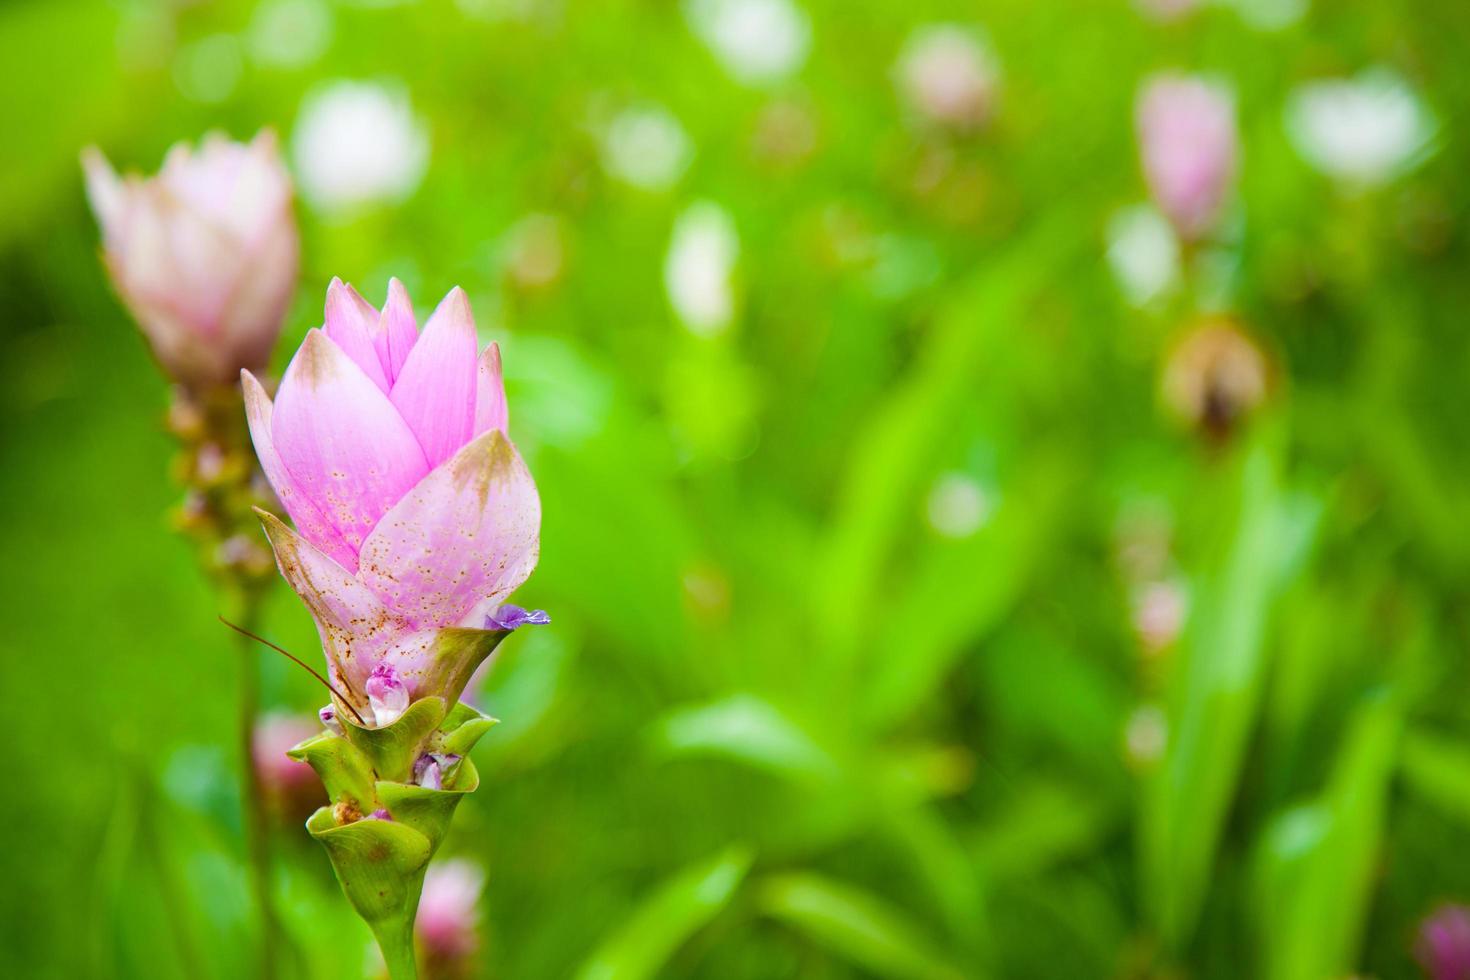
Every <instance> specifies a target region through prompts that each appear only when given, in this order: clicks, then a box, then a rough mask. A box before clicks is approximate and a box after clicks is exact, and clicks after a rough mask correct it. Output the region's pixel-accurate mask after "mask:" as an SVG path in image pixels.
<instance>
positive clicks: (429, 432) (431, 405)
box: [390, 286, 477, 469]
mask: <svg viewBox="0 0 1470 980" xmlns="http://www.w3.org/2000/svg"><path fill="white" fill-rule="evenodd" d="M476 344H477V341H476V339H475V320H474V316H473V315H472V314H471V313H470V301H469V299H468V298H466V296H465V294H464V290H463V289H460V288H459V287H458V286H456V287H455V288H454V289H451V290H450V291H449V295H448V296H446V297H444V301H443V302H441V303H440V304H439V308H438V309H437V310H435V311H434V315H433V316H431V317H429V322H428V323H427V324H426V325H425V326H424V332H423V335H422V336H420V337H419V339H418V341H417V342H416V343H415V344H414V345H413V349H412V350H411V351H409V353H408V360H406V361H405V362H404V364H403V373H402V374H400V375H399V376H398V380H397V381H395V382H394V383H393V392H392V395H391V396H390V397H391V398H392V400H393V405H394V407H396V408H397V409H398V412H399V414H401V415H402V416H403V419H404V421H406V422H407V423H408V427H409V428H410V429H412V430H413V433H414V435H416V436H417V437H418V441H419V445H420V446H422V447H423V450H424V457H425V458H426V459H427V460H428V464H429V467H430V468H431V469H432V468H434V467H436V466H438V465H439V464H440V463H442V462H444V461H445V460H446V459H448V458H449V457H451V456H453V455H454V454H455V452H457V451H458V450H459V448H460V447H461V446H463V445H464V444H465V443H467V442H469V440H470V435H471V433H472V430H473V427H474V421H475V371H476V368H475V353H476Z"/></svg>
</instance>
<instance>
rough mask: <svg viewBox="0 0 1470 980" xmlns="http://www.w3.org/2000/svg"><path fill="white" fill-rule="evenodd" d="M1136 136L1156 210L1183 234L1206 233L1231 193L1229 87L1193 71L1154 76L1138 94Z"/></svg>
mask: <svg viewBox="0 0 1470 980" xmlns="http://www.w3.org/2000/svg"><path fill="white" fill-rule="evenodd" d="M1138 142H1139V150H1140V152H1141V153H1142V156H1143V172H1144V177H1145V178H1146V179H1147V181H1148V186H1149V192H1150V193H1151V194H1152V195H1153V198H1154V201H1155V203H1157V204H1158V206H1159V210H1161V211H1163V212H1164V214H1166V215H1167V216H1168V217H1169V220H1170V221H1171V222H1173V224H1174V227H1175V229H1176V230H1177V231H1178V232H1179V234H1180V235H1181V236H1182V237H1184V238H1185V239H1189V240H1194V239H1198V238H1200V237H1202V236H1203V235H1205V234H1206V233H1208V232H1209V231H1210V230H1211V229H1212V228H1213V227H1214V226H1215V223H1216V222H1217V221H1218V220H1219V217H1220V212H1221V211H1222V210H1223V208H1224V204H1225V201H1226V198H1227V196H1228V195H1229V193H1230V190H1231V186H1232V183H1233V181H1234V179H1235V170H1236V162H1237V157H1238V155H1239V147H1238V140H1237V137H1236V132H1235V104H1234V101H1233V100H1232V98H1231V96H1230V93H1229V91H1228V90H1226V89H1225V88H1224V87H1223V86H1220V85H1216V84H1214V83H1212V82H1208V81H1205V80H1204V79H1202V78H1198V77H1194V76H1185V75H1164V76H1160V77H1158V78H1155V79H1153V80H1152V81H1151V82H1149V83H1148V85H1147V86H1146V87H1145V88H1144V90H1143V93H1142V95H1141V96H1140V97H1139V100H1138Z"/></svg>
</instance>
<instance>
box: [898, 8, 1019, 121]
mask: <svg viewBox="0 0 1470 980" xmlns="http://www.w3.org/2000/svg"><path fill="white" fill-rule="evenodd" d="M897 74H898V87H899V91H900V93H901V94H902V96H903V98H904V100H905V101H906V102H907V103H908V105H909V108H910V109H912V110H913V111H914V112H915V113H916V114H918V115H919V116H920V117H922V118H924V119H926V120H928V121H929V122H932V123H937V124H939V125H941V126H948V127H950V128H953V129H960V130H968V129H976V128H979V127H980V126H981V125H983V124H984V123H985V122H986V120H988V119H989V118H990V114H991V111H992V110H993V108H994V105H995V96H996V88H997V86H998V83H999V78H1000V71H999V69H998V68H997V67H996V63H995V58H994V56H993V55H992V54H991V53H990V49H989V48H988V47H987V46H986V45H985V44H984V43H982V41H981V40H980V38H979V36H978V35H977V34H976V33H975V32H974V31H972V30H969V29H967V28H964V27H961V26H959V25H956V24H931V25H929V26H927V27H921V28H919V29H918V30H917V31H915V32H914V34H913V36H912V37H910V38H909V41H908V43H907V44H905V45H904V50H903V54H902V55H901V56H900V57H899V62H898V69H897Z"/></svg>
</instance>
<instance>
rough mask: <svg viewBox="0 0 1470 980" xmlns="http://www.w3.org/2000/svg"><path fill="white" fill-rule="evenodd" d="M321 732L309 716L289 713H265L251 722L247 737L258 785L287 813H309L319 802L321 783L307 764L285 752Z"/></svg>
mask: <svg viewBox="0 0 1470 980" xmlns="http://www.w3.org/2000/svg"><path fill="white" fill-rule="evenodd" d="M320 733H321V727H320V726H318V725H316V724H313V723H312V722H311V720H310V719H309V718H302V717H298V716H296V715H290V714H268V715H265V716H264V717H262V718H261V719H260V720H259V721H257V722H256V724H255V731H254V732H253V733H252V734H251V737H250V758H251V762H252V764H253V765H254V766H255V772H256V775H257V776H259V777H260V785H261V789H262V790H264V791H265V794H266V795H267V796H268V797H269V798H270V799H272V800H274V801H276V802H277V803H278V804H279V805H280V806H282V807H283V808H284V809H286V810H288V811H289V812H291V813H293V814H294V813H296V812H298V811H300V812H304V813H310V812H311V811H312V810H314V809H316V807H317V805H318V804H319V803H320V802H321V796H322V790H321V784H320V783H319V782H318V781H317V776H316V773H315V772H313V771H312V768H311V766H309V765H307V764H306V763H304V762H297V761H296V760H295V759H292V758H289V757H288V756H287V755H286V752H287V750H289V749H290V748H292V747H293V746H295V745H296V744H297V743H298V742H303V741H305V740H306V739H308V738H311V737H312V736H313V735H318V734H320Z"/></svg>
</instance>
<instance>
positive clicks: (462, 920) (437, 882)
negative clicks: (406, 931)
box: [414, 858, 485, 977]
mask: <svg viewBox="0 0 1470 980" xmlns="http://www.w3.org/2000/svg"><path fill="white" fill-rule="evenodd" d="M484 888H485V872H484V871H483V870H481V869H480V867H479V866H478V865H476V864H474V863H472V862H470V861H467V860H465V859H463V858H451V859H450V860H448V861H441V862H439V863H437V864H431V865H429V870H428V872H427V873H426V874H425V875H424V893H423V897H422V898H421V899H420V900H419V914H418V919H417V920H416V921H415V923H414V932H415V933H416V934H417V936H418V941H419V945H420V947H422V949H423V965H424V972H425V974H426V975H428V976H434V977H455V976H460V975H462V974H463V972H464V971H465V970H466V968H467V967H468V966H469V965H470V964H469V962H468V961H469V958H470V957H471V956H473V955H474V953H475V951H476V950H477V949H478V948H479V945H480V936H479V925H480V911H479V901H480V892H481V891H483V890H484Z"/></svg>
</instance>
